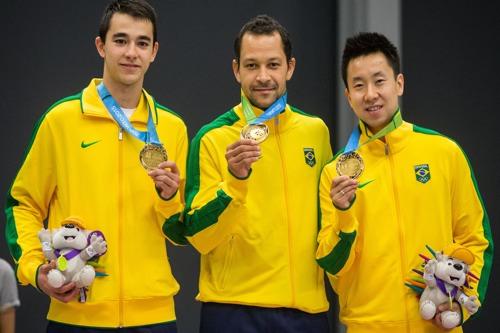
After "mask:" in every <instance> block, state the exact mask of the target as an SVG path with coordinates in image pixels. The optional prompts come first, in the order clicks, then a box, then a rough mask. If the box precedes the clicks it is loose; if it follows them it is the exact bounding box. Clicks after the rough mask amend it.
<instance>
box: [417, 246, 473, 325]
mask: <svg viewBox="0 0 500 333" xmlns="http://www.w3.org/2000/svg"><path fill="white" fill-rule="evenodd" d="M433 254H434V256H435V259H429V258H426V259H428V260H426V261H427V262H426V264H425V267H424V272H423V280H424V282H425V285H426V287H425V289H424V291H423V293H422V295H421V296H420V315H421V316H422V318H424V319H425V320H430V319H432V318H434V316H435V315H436V309H437V307H438V305H439V304H442V303H445V302H450V308H451V303H452V301H453V300H456V301H458V302H459V303H460V304H461V305H462V306H463V307H465V308H466V309H467V311H468V312H469V314H471V315H472V314H474V313H476V311H477V310H478V308H479V306H480V305H479V300H478V299H477V297H476V296H467V295H466V294H465V293H464V292H463V287H464V285H465V286H467V285H468V283H467V276H468V271H469V267H470V266H471V265H472V264H473V263H474V255H473V254H472V252H471V251H469V250H468V249H467V248H465V247H463V246H461V245H458V244H456V243H454V244H451V245H450V246H448V247H446V248H445V249H444V250H443V251H442V252H435V253H433ZM461 319H462V318H461V316H460V314H458V313H456V312H454V311H444V312H442V313H441V322H442V325H443V327H445V328H447V329H451V328H453V327H455V326H458V325H459V324H460V322H461Z"/></svg>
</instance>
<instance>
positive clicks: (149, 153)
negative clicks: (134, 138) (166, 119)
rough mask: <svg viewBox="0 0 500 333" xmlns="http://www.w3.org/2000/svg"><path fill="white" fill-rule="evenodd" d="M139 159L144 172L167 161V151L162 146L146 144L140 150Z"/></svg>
mask: <svg viewBox="0 0 500 333" xmlns="http://www.w3.org/2000/svg"><path fill="white" fill-rule="evenodd" d="M139 159H140V161H141V164H142V166H143V167H144V168H145V169H146V170H151V169H154V168H157V167H158V165H159V164H160V163H161V162H165V161H166V160H167V151H166V150H165V148H163V146H162V145H156V144H150V143H148V144H147V145H145V146H144V148H142V150H141V153H140V154H139Z"/></svg>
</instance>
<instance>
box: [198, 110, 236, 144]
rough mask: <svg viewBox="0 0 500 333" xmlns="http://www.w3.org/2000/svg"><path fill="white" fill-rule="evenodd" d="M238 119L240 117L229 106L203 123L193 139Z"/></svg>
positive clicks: (229, 124) (231, 123)
mask: <svg viewBox="0 0 500 333" xmlns="http://www.w3.org/2000/svg"><path fill="white" fill-rule="evenodd" d="M238 120H240V117H239V116H238V115H237V114H236V112H235V111H234V108H231V109H229V110H227V111H226V112H224V113H222V114H221V115H219V116H218V117H216V118H215V119H213V120H212V121H210V122H208V123H207V124H205V125H203V126H202V127H201V128H200V130H199V131H198V133H197V134H196V136H195V138H194V140H201V138H202V137H204V136H205V135H208V134H209V133H213V132H214V131H217V130H220V129H222V128H224V127H225V126H232V125H234V123H236V122H237V121H238Z"/></svg>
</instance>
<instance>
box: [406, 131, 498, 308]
mask: <svg viewBox="0 0 500 333" xmlns="http://www.w3.org/2000/svg"><path fill="white" fill-rule="evenodd" d="M413 131H414V132H416V133H422V134H429V135H439V136H443V137H446V136H445V135H442V134H440V133H439V132H436V131H433V130H430V129H427V128H423V127H420V126H416V125H413ZM446 138H448V137H446ZM448 139H450V138H448ZM450 140H452V141H453V142H455V141H454V140H453V139H450ZM455 143H456V144H457V146H458V147H459V148H460V150H461V151H462V154H463V155H464V156H465V159H466V160H467V164H468V165H469V170H470V175H471V178H472V182H473V184H474V189H475V190H476V194H477V196H478V198H479V201H480V202H481V207H482V209H483V221H482V225H483V230H484V237H485V238H486V240H487V241H488V247H487V248H486V250H485V251H484V256H483V260H484V265H483V269H482V270H481V276H480V280H479V285H478V287H477V291H478V294H479V301H480V302H481V303H483V302H484V297H485V296H486V290H487V289H488V280H489V278H490V273H491V266H492V263H493V237H492V234H491V228H490V219H489V217H488V213H487V212H486V207H485V205H484V201H483V197H482V196H481V193H480V192H479V186H478V184H477V181H476V176H475V175H474V171H473V170H472V165H471V163H470V160H469V157H468V156H467V154H466V153H465V152H464V150H463V149H462V147H460V145H459V144H458V143H457V142H455Z"/></svg>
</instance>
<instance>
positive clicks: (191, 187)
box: [186, 109, 240, 211]
mask: <svg viewBox="0 0 500 333" xmlns="http://www.w3.org/2000/svg"><path fill="white" fill-rule="evenodd" d="M239 119H240V118H239V117H238V115H237V114H236V113H235V112H234V110H233V109H231V110H229V111H227V112H226V113H224V114H222V115H221V116H220V117H218V118H217V119H215V120H214V121H212V122H211V123H208V124H207V125H205V126H203V127H202V128H201V129H200V131H199V132H198V133H197V134H196V136H195V137H194V138H193V140H192V141H191V145H190V147H189V154H188V161H187V177H186V178H187V181H186V211H189V210H191V204H192V203H193V199H194V197H195V196H196V194H197V193H198V191H199V190H200V143H201V139H202V138H203V136H204V135H205V134H207V133H208V132H209V131H211V130H213V129H216V128H219V127H222V126H230V125H232V124H234V123H235V122H236V121H238V120H239Z"/></svg>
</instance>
